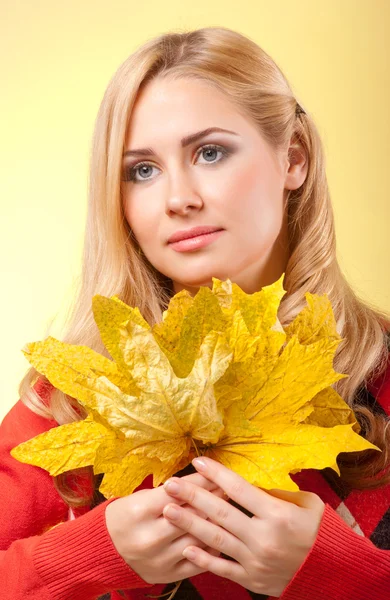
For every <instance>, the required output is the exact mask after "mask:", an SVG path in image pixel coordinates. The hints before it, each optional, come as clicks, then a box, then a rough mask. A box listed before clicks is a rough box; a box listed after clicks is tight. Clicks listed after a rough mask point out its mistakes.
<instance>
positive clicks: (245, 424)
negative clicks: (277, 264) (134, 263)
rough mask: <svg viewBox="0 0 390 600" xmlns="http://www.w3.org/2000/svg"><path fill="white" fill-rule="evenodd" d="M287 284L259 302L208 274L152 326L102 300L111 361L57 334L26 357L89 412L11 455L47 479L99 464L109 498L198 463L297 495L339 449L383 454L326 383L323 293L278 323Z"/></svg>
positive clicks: (332, 334)
mask: <svg viewBox="0 0 390 600" xmlns="http://www.w3.org/2000/svg"><path fill="white" fill-rule="evenodd" d="M283 278H284V276H283V275H282V277H281V278H280V279H279V280H278V281H276V282H275V283H274V284H272V285H269V286H266V287H264V288H263V289H262V290H260V291H259V292H256V293H254V294H246V293H245V292H244V291H243V290H242V289H241V288H240V287H239V286H238V285H237V284H235V283H232V282H231V281H230V280H229V279H228V280H226V281H221V280H219V279H217V278H213V285H212V289H210V288H208V287H200V288H199V291H198V292H197V294H196V295H195V296H194V297H192V296H191V295H190V294H189V293H188V292H187V291H186V290H183V291H181V292H179V293H177V294H176V295H174V296H173V297H172V298H171V300H170V303H169V306H168V308H167V310H166V311H165V312H164V313H163V319H162V321H161V322H160V323H157V324H156V325H154V326H153V327H150V325H149V324H148V323H147V322H146V321H145V320H144V319H143V317H142V315H141V313H140V311H139V309H138V308H137V307H135V308H132V307H130V306H128V305H127V304H125V303H124V302H122V301H121V300H120V299H119V298H118V297H117V296H112V297H110V298H107V297H104V296H101V295H95V296H94V297H93V300H92V308H93V314H94V319H95V321H96V324H97V326H98V328H99V331H100V335H101V339H102V341H103V343H104V345H105V347H106V348H107V350H108V352H109V354H110V355H111V357H112V360H110V359H108V358H106V357H104V356H102V355H100V354H99V353H97V352H95V351H94V350H92V349H90V348H88V347H87V346H77V345H72V344H67V343H63V342H61V341H59V340H57V339H55V338H53V337H48V338H46V339H45V340H44V341H40V342H33V343H29V344H27V346H26V347H25V349H24V350H23V352H24V355H25V356H26V358H27V360H28V361H29V362H30V363H31V364H32V365H33V366H34V367H35V368H36V369H37V370H38V372H39V373H41V374H43V375H45V376H46V377H47V379H48V380H49V381H50V382H51V383H52V384H53V385H54V386H55V387H56V388H58V389H60V390H62V391H63V392H64V393H66V394H68V395H70V396H71V397H74V398H76V399H77V400H78V401H79V403H80V404H81V405H82V406H84V407H85V409H86V411H87V413H88V414H87V417H86V418H85V419H83V420H81V421H77V422H73V423H70V424H66V425H61V426H58V427H55V428H53V429H50V430H49V431H47V432H45V433H42V434H40V435H38V436H36V437H34V438H33V439H31V440H29V441H27V442H24V443H22V444H20V445H19V446H17V447H15V448H14V449H13V450H12V451H11V454H12V456H14V457H15V458H16V459H18V460H19V461H22V462H26V463H29V464H32V465H37V466H39V467H42V468H43V469H46V470H47V471H49V473H50V474H51V475H53V476H55V475H59V474H60V473H63V472H65V471H69V470H71V469H75V468H79V467H85V466H88V465H93V470H94V473H95V474H99V473H100V474H101V473H104V477H103V479H102V482H101V485H100V488H99V489H100V491H101V492H102V494H103V495H104V496H105V497H106V498H111V497H115V496H124V495H127V494H131V493H132V492H133V491H134V489H135V488H137V487H138V486H139V485H140V484H141V483H142V481H143V480H144V478H145V477H146V476H147V475H149V474H153V486H158V485H159V484H161V483H162V482H164V481H165V480H166V479H168V478H169V477H170V476H172V475H174V474H175V473H176V472H178V471H179V470H181V469H183V468H184V467H185V466H186V465H187V464H189V463H190V462H191V460H192V459H193V458H194V457H195V456H197V455H198V456H199V455H206V456H210V457H211V458H213V459H215V460H218V461H220V462H221V463H223V464H224V465H226V466H227V467H229V468H230V469H232V470H234V471H235V472H236V473H238V474H240V475H241V476H243V477H244V478H245V479H246V480H248V481H249V482H250V483H252V484H254V485H256V486H258V487H262V488H263V489H272V488H277V489H284V490H292V491H296V490H298V489H299V488H298V486H297V485H296V484H295V483H294V481H293V480H292V479H291V477H290V474H293V473H297V472H299V471H300V470H302V469H308V468H314V469H323V468H325V467H331V468H332V469H333V470H334V471H336V472H337V473H338V474H339V475H340V471H339V468H338V466H337V462H336V459H337V455H338V454H339V453H340V452H356V451H361V450H366V449H375V450H379V451H380V449H379V448H377V446H374V445H373V444H371V443H369V442H368V441H367V440H365V439H364V438H363V437H361V436H360V435H359V432H360V426H359V424H358V423H357V421H356V418H355V415H354V413H353V411H352V410H351V408H350V407H349V406H348V405H347V404H346V402H345V401H344V400H343V399H342V398H341V396H340V395H339V394H338V393H337V392H336V391H335V390H334V389H333V388H332V387H331V386H332V384H334V383H335V382H337V381H338V380H340V379H342V378H344V377H347V375H346V374H341V373H336V372H335V371H334V369H333V366H332V365H333V358H334V354H335V352H336V350H337V347H338V345H339V343H340V342H341V338H340V336H339V335H338V333H337V331H336V324H335V319H334V315H333V312H332V307H331V304H330V302H329V299H328V297H327V296H326V295H323V296H319V295H315V294H310V293H307V294H306V295H305V297H306V301H307V305H306V306H305V308H304V309H303V310H302V311H301V312H300V313H299V314H298V315H297V317H296V318H295V319H294V320H293V321H292V322H291V323H290V325H288V326H287V327H285V328H283V327H282V326H281V324H280V322H279V321H278V318H277V312H278V308H279V304H280V301H281V299H282V297H283V295H284V294H285V290H284V289H283Z"/></svg>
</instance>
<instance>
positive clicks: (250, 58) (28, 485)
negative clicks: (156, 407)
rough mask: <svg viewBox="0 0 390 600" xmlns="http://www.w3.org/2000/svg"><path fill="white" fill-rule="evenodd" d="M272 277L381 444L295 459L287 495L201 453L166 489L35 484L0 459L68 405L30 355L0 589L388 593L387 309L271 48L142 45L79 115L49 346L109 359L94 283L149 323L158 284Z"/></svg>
mask: <svg viewBox="0 0 390 600" xmlns="http://www.w3.org/2000/svg"><path fill="white" fill-rule="evenodd" d="M222 130H223V131H222ZM194 228H200V229H195V230H194ZM204 228H206V229H204ZM189 236H190V237H189ZM183 238H187V241H184V240H183ZM282 273H285V279H284V287H285V289H286V290H287V294H286V295H285V297H284V298H283V300H282V302H281V306H280V309H279V314H278V317H279V320H280V322H281V323H282V325H287V324H288V323H289V322H290V321H291V320H292V319H293V318H294V317H295V316H296V314H297V313H298V312H299V311H300V310H301V309H302V308H303V307H304V306H305V296H304V294H305V293H306V292H311V293H318V294H323V293H327V294H328V296H329V298H330V301H331V303H332V305H333V309H334V314H335V317H336V320H337V328H338V332H339V333H340V335H341V336H342V338H343V343H342V344H340V346H339V348H338V351H337V354H336V357H335V361H334V368H335V370H336V371H338V372H341V373H348V374H349V377H348V378H344V379H342V380H340V381H338V382H337V383H336V384H334V388H335V389H336V390H337V391H338V392H339V393H340V394H341V395H342V397H343V398H344V399H345V400H346V402H348V403H349V404H350V406H351V407H353V409H354V410H355V413H356V415H357V417H358V419H359V422H360V424H361V427H362V431H361V435H364V437H366V438H367V439H368V440H369V441H371V442H372V443H374V444H376V445H377V446H378V447H380V448H381V449H382V452H381V453H378V452H377V451H365V452H362V453H358V454H356V455H352V454H350V453H349V454H348V455H347V454H346V455H339V466H340V470H341V477H338V476H337V475H336V474H335V472H334V471H332V470H331V469H325V470H323V471H314V470H307V471H302V472H301V473H298V474H296V475H294V476H293V477H294V480H295V481H296V482H297V483H298V484H299V486H300V489H301V490H303V491H301V492H297V493H292V492H282V491H281V490H269V491H264V490H261V489H258V488H255V487H254V486H252V485H250V484H249V483H248V482H246V481H245V480H244V479H242V478H241V477H239V476H238V475H236V474H235V473H234V472H233V471H231V470H230V469H227V468H226V467H224V466H222V465H220V464H218V463H216V462H215V461H212V460H211V459H202V460H203V463H202V462H199V461H198V463H196V462H195V461H194V466H196V469H197V471H198V472H196V473H191V474H188V471H189V470H187V471H186V473H187V474H185V473H183V472H182V473H180V474H181V475H182V478H181V479H180V480H179V479H178V478H172V479H171V480H170V483H171V484H172V483H176V484H177V486H178V487H177V490H176V491H175V490H174V489H173V487H172V485H171V486H169V485H168V483H169V482H168V483H166V484H165V485H164V486H160V487H158V488H154V489H152V483H151V478H150V477H148V478H147V479H146V480H145V481H144V483H143V485H142V486H140V488H139V489H138V490H137V491H136V492H134V493H133V494H132V495H131V496H127V497H125V498H119V499H111V500H105V499H104V497H101V496H99V494H98V493H97V492H96V489H97V487H98V485H99V478H98V477H96V478H94V477H93V474H92V472H90V471H87V470H85V469H83V470H79V471H77V472H74V473H70V474H66V476H65V475H63V476H58V477H57V478H55V479H54V481H53V480H52V479H51V478H50V476H49V475H48V474H47V473H46V472H44V471H42V470H41V469H38V468H35V467H32V466H29V465H24V464H21V463H18V462H17V461H15V460H14V459H13V458H12V457H11V456H10V454H9V451H10V449H11V448H12V447H14V446H16V445H17V444H18V443H20V442H22V441H24V440H26V439H30V438H31V437H33V436H35V435H37V434H38V433H40V432H41V431H45V430H47V429H49V428H50V427H53V426H56V425H57V424H64V423H67V422H71V421H73V420H78V419H80V418H83V417H84V416H85V412H84V410H83V408H82V407H81V406H80V405H79V404H78V403H77V401H76V400H75V399H73V398H70V397H69V396H66V395H65V394H63V393H62V392H60V391H59V390H57V389H53V388H52V386H51V385H50V384H49V382H48V381H47V380H45V378H44V377H40V378H39V379H38V380H37V377H38V375H39V374H38V372H37V371H36V370H35V369H34V368H31V369H30V370H29V371H28V373H27V374H26V376H25V377H24V379H23V381H22V382H21V384H20V388H19V393H20V400H19V401H18V402H17V404H16V405H15V406H14V408H13V409H12V410H11V411H10V413H9V414H8V415H7V416H6V418H5V419H4V422H3V424H2V430H1V440H2V441H1V449H0V452H1V464H2V465H3V466H2V475H1V477H2V481H1V485H0V488H1V489H2V494H3V497H2V498H1V502H2V504H1V506H2V509H3V510H2V514H3V523H4V525H3V527H2V528H1V529H2V531H1V539H2V546H1V547H2V548H3V552H2V557H1V561H2V562H1V566H0V572H1V579H2V581H5V582H6V583H5V584H4V585H5V589H6V597H8V598H10V597H12V598H13V599H16V598H17V599H19V598H24V597H26V596H28V597H31V598H33V599H35V598H37V599H38V598H39V599H40V600H42V598H47V599H49V598H50V599H53V598H55V599H57V598H58V599H60V598H61V600H64V599H68V598H69V599H70V598H72V600H74V599H75V598H80V599H81V598H83V599H84V600H86V599H88V598H91V599H92V598H96V597H97V596H99V595H102V594H105V593H107V594H109V593H110V592H112V594H111V597H112V598H120V597H126V598H133V599H139V598H145V597H146V596H147V595H151V596H153V595H156V594H161V593H166V592H168V594H166V595H167V596H168V595H169V592H170V591H171V590H174V589H176V588H177V586H176V585H175V582H177V581H179V580H182V579H184V581H182V583H181V585H180V586H179V587H178V589H177V591H176V596H175V597H176V598H177V599H178V600H179V599H180V598H181V599H183V598H193V599H195V598H196V599H198V598H219V597H224V598H225V600H229V599H230V598H232V599H233V598H234V599H238V598H250V597H252V598H267V597H278V598H282V599H283V600H293V599H298V598H299V599H302V598H310V599H311V600H315V599H316V598H320V597H321V598H324V597H325V598H328V599H331V600H336V599H339V598H343V599H345V598H362V599H363V598H367V599H368V598H370V599H372V598H376V599H381V598H390V593H389V589H390V586H389V583H390V553H389V552H388V550H389V549H390V544H389V535H390V524H389V523H390V511H389V507H390V473H389V470H388V467H389V452H388V448H389V440H390V428H389V427H388V424H389V416H388V415H389V412H390V370H389V366H388V359H389V352H388V341H387V340H388V339H389V336H388V333H387V332H388V329H389V316H388V315H386V314H385V313H381V312H379V311H378V310H376V309H374V308H373V307H370V306H368V305H367V304H366V303H363V302H362V301H361V300H360V299H359V298H357V297H356V296H355V294H354V293H353V291H352V289H351V288H350V286H349V285H348V283H347V282H346V280H345V279H344V277H343V275H342V273H341V271H340V268H339V265H338V263H337V260H336V249H335V231H334V221H333V213H332V208H331V203H330V197H329V191H328V187H327V181H326V174H325V164H324V155H323V149H322V144H321V140H320V138H319V135H318V131H317V129H316V127H315V124H314V122H313V120H312V119H311V118H310V116H309V115H308V114H307V113H306V111H304V110H303V109H302V107H301V106H300V105H299V104H298V103H297V101H296V99H295V98H294V95H293V93H292V91H291V88H290V87H289V85H288V83H287V81H286V79H285V77H284V75H283V74H282V72H281V70H280V69H279V68H278V67H277V66H276V65H275V63H274V62H273V60H272V59H271V58H270V57H269V56H268V55H267V54H266V53H265V52H264V51H263V50H262V49H261V48H259V47H258V46H257V45H256V44H255V43H254V42H252V41H251V40H249V39H248V38H246V37H244V36H243V35H241V34H239V33H237V32H235V31H232V30H229V29H226V28H222V27H209V28H204V29H200V30H195V31H190V32H187V33H181V34H179V33H172V34H170V33H168V34H166V35H161V36H159V37H158V38H155V39H153V40H150V41H148V42H147V43H146V44H144V45H143V46H142V47H141V48H139V49H138V50H137V51H136V52H135V53H134V54H132V55H131V56H130V57H129V58H128V59H127V60H126V61H125V62H124V63H123V64H122V65H121V66H120V68H119V69H118V71H117V72H116V74H115V75H114V77H113V78H112V80H111V81H110V83H109V85H108V88H107V90H106V93H105V95H104V98H103V101H102V104H101V107H100V110H99V113H98V117H97V122H96V127H95V132H94V138H93V147H92V157H91V176H90V200H89V210H88V217H87V228H86V237H85V247H84V259H83V271H82V279H81V286H80V290H79V293H78V296H77V299H76V301H75V304H74V310H73V314H72V316H71V319H70V323H69V326H68V330H67V333H66V335H65V336H64V337H63V341H66V342H68V343H72V344H79V345H81V344H84V345H88V346H89V347H90V348H93V349H94V350H96V351H97V352H100V353H101V354H103V355H104V356H107V357H109V355H108V353H107V350H106V349H105V347H104V346H103V344H102V342H101V339H100V336H99V332H98V330H97V327H96V324H95V322H94V319H93V314H92V310H91V300H92V297H93V296H94V295H95V294H96V293H100V294H102V295H105V296H111V295H114V294H117V295H119V296H120V297H121V299H122V300H123V301H124V302H126V303H127V304H129V305H131V306H138V307H139V308H140V310H141V312H142V314H143V316H144V318H145V319H147V320H148V322H149V323H150V324H151V325H153V324H154V323H156V322H158V321H160V320H161V318H162V311H163V310H165V309H166V307H167V304H168V302H169V298H170V297H171V296H172V295H173V294H174V293H176V292H178V291H180V290H181V289H187V290H188V291H189V292H190V293H191V294H194V293H196V291H197V290H198V289H199V286H205V285H207V286H210V287H211V282H212V277H213V276H214V277H218V278H219V279H226V278H230V279H231V280H232V281H234V282H236V283H238V284H239V285H240V287H242V289H244V290H245V292H247V293H253V292H255V291H256V290H259V289H260V288H261V287H262V286H264V285H269V284H271V283H273V282H274V281H276V280H277V279H278V278H279V277H280V275H281V274H282ZM190 470H191V469H190ZM53 484H54V485H53ZM229 498H230V499H231V500H230V501H229ZM69 508H70V509H69ZM172 508H173V509H174V508H176V511H174V510H172ZM175 514H176V518H175ZM5 515H7V518H6V520H5ZM74 517H76V518H74ZM4 521H5V522H4ZM62 521H67V522H65V523H62ZM57 525H59V526H58V527H57ZM31 536H32V537H31ZM191 550H192V554H191ZM149 588H150V589H149ZM114 590H122V591H120V592H115V591H114ZM107 597H109V595H108V596H107Z"/></svg>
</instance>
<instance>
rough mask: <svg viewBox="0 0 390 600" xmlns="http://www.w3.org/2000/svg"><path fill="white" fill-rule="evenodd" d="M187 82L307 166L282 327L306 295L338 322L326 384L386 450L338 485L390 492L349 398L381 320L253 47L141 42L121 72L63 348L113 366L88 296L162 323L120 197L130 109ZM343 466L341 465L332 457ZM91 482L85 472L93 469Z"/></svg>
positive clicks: (314, 151) (106, 108) (353, 468)
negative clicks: (161, 84)
mask: <svg viewBox="0 0 390 600" xmlns="http://www.w3.org/2000/svg"><path fill="white" fill-rule="evenodd" d="M165 75H169V76H171V77H186V78H188V77H191V78H195V79H198V80H202V81H206V82H208V83H209V84H211V85H215V86H216V87H217V88H218V89H220V90H222V91H224V92H225V93H226V94H227V95H228V96H229V99H230V101H232V102H234V103H235V104H236V106H237V109H238V110H240V111H244V113H245V114H246V115H247V116H248V117H249V118H251V119H252V120H253V121H254V122H255V123H256V125H257V126H258V128H259V131H260V132H261V134H262V136H263V137H264V138H265V140H266V141H267V142H268V143H269V144H270V146H271V148H272V149H274V150H275V152H277V151H278V150H280V149H282V148H285V147H286V146H287V145H288V142H289V140H290V139H291V136H292V135H293V134H294V135H295V136H296V138H297V140H299V141H300V143H301V144H302V146H303V148H304V149H305V151H306V153H307V157H308V173H307V177H306V180H305V182H304V183H303V184H302V186H301V187H300V188H299V189H297V190H294V191H292V192H290V194H289V197H288V230H289V245H290V256H289V260H288V264H287V268H286V271H285V279H284V287H285V289H286V291H287V293H286V295H285V296H284V298H283V300H282V302H281V305H280V309H279V314H278V316H279V319H280V321H281V323H282V324H283V325H287V324H288V323H289V322H291V320H292V319H293V318H294V317H295V316H296V315H297V313H298V312H299V311H300V310H301V309H302V308H303V307H304V306H305V304H306V301H305V297H304V295H305V293H306V292H311V293H316V294H324V293H326V294H328V296H329V298H330V301H331V303H332V306H333V309H334V314H335V317H336V321H337V329H338V332H339V334H340V335H341V336H342V337H343V338H344V341H343V342H342V343H341V344H340V346H339V348H338V351H337V354H336V357H335V361H334V367H335V369H336V371H338V372H340V373H348V374H349V377H348V378H345V379H342V380H341V381H339V382H337V383H336V384H335V385H334V388H335V389H336V390H337V391H338V392H339V393H340V394H341V396H342V397H343V398H344V399H345V401H346V402H348V403H349V404H350V406H351V407H353V408H354V410H355V413H356V415H357V417H358V418H359V420H360V423H361V425H362V435H364V437H366V438H367V439H369V440H370V441H371V442H373V443H375V444H376V445H378V446H379V447H380V448H381V449H382V450H383V451H382V453H379V452H377V451H366V452H363V453H359V460H358V459H357V458H356V457H354V456H352V458H353V460H352V461H351V455H348V456H346V457H344V458H345V461H344V460H343V461H342V464H340V462H339V464H340V468H341V469H342V471H341V472H342V478H343V479H344V480H345V481H347V482H348V484H349V485H351V486H353V487H356V488H360V489H364V488H369V487H371V488H373V487H378V486H379V485H384V484H385V483H388V482H390V473H389V474H387V473H385V475H384V476H383V477H381V478H380V480H378V479H376V480H375V482H374V481H373V480H372V479H370V480H368V479H367V478H370V477H372V476H373V475H375V474H377V473H379V472H381V471H382V470H383V469H385V467H387V466H388V465H389V452H388V448H389V441H390V428H388V427H387V425H388V423H389V420H388V419H386V418H385V417H384V416H381V415H378V414H376V415H374V414H373V413H372V412H371V410H370V409H369V408H367V407H364V406H363V405H362V404H361V403H360V404H359V402H360V400H359V395H358V391H359V389H361V386H364V385H365V384H367V383H368V382H369V381H370V380H372V379H373V378H374V377H376V376H379V375H380V374H381V373H382V372H383V371H384V369H385V368H386V365H387V363H388V354H389V350H388V346H387V343H386V331H387V328H388V327H389V322H390V316H389V315H388V314H385V313H384V312H381V311H380V310H379V309H377V308H375V307H374V306H372V305H369V304H368V303H367V302H364V301H363V300H362V299H360V298H358V297H357V295H356V294H355V293H354V291H353V290H352V289H351V287H350V285H349V284H348V282H347V281H346V280H345V278H344V276H343V274H342V272H341V270H340V267H339V265H338V262H337V259H336V240H335V227H334V218H333V211H332V206H331V201H330V195H329V189H328V184H327V179H326V173H325V158H324V150H323V146H322V142H321V139H320V136H319V133H318V130H317V127H316V125H315V123H314V121H313V120H312V118H311V117H310V114H308V112H307V110H306V113H305V114H299V115H296V105H297V101H296V99H295V97H294V94H293V93H292V91H291V89H290V86H289V84H288V82H287V80H286V78H285V76H284V75H283V73H282V72H281V70H280V68H279V67H278V66H277V65H276V64H275V62H274V61H273V60H272V58H271V57H270V56H269V55H268V54H267V53H266V52H265V51H264V50H262V49H261V48H260V47H259V46H258V45H257V44H256V43H255V42H253V41H252V40H250V39H249V38H247V37H245V36H244V35H242V34H240V33H238V32H236V31H233V30H231V29H228V28H224V27H205V28H202V29H196V30H192V31H186V32H180V33H179V32H170V33H166V34H164V35H160V36H158V37H156V38H154V39H151V40H149V41H147V42H146V43H145V44H144V45H142V46H141V47H140V48H139V49H138V50H137V51H136V52H134V53H133V54H131V55H130V56H129V57H128V58H127V59H126V60H125V62H124V63H123V64H122V65H121V66H120V67H119V68H118V70H117V71H116V73H115V74H114V76H113V77H112V79H111V81H110V82H109V84H108V87H107V89H106V92H105V94H104V97H103V100H102V102H101V105H100V108H99V111H98V115H97V119H96V123H95V129H94V133H93V139H92V148H91V157H90V175H89V200H88V213H87V223H86V231H85V240H84V249H83V263H82V272H81V277H80V280H79V289H78V290H77V293H76V294H75V298H74V301H73V305H72V310H71V313H70V316H69V317H68V320H67V323H66V331H65V334H64V335H63V337H62V340H63V341H65V342H67V343H71V344H79V345H87V346H89V347H90V348H92V349H94V350H95V351H96V352H99V353H100V354H102V355H104V356H106V357H108V358H111V357H110V355H109V354H108V352H107V350H106V348H105V347H104V345H103V343H102V341H101V339H100V334H99V331H98V329H97V326H96V323H95V321H94V319H93V314H92V297H93V296H94V295H95V294H102V295H104V296H111V295H114V294H116V295H118V296H120V298H121V299H122V300H123V301H124V302H126V303H127V304H128V305H130V306H138V307H139V309H140V311H141V313H142V314H143V316H144V318H145V319H146V320H147V321H148V322H149V323H150V325H153V324H154V323H156V322H159V321H160V320H161V319H162V311H163V310H165V309H166V307H167V305H168V302H169V298H170V297H171V295H172V286H171V282H170V280H169V279H168V278H167V277H165V276H164V275H161V274H160V273H159V272H157V271H156V269H155V268H154V267H153V266H152V265H151V264H150V263H149V262H148V261H147V260H146V258H145V257H144V255H143V254H142V251H140V248H139V247H138V245H137V242H136V240H135V239H134V237H133V236H132V232H131V230H130V228H129V226H128V224H127V221H126V219H125V217H124V212H123V206H122V195H121V169H122V166H121V164H122V153H123V151H124V143H125V137H126V132H127V129H128V126H129V121H130V118H131V114H132V108H133V106H134V103H135V101H136V98H137V95H138V93H139V92H140V90H141V89H142V88H143V87H144V86H145V85H146V84H147V83H148V81H150V80H151V79H153V78H156V77H161V76H165ZM38 376H39V373H38V372H37V371H36V370H35V369H34V368H29V370H28V371H27V373H26V375H25V376H24V377H23V379H22V381H21V382H20V385H19V394H20V398H21V399H22V401H23V402H24V403H25V404H26V405H27V406H28V407H29V408H30V409H31V410H33V411H35V412H37V413H38V414H41V415H43V416H45V417H48V418H53V419H55V421H56V422H57V423H59V424H64V423H68V422H71V421H74V420H78V419H80V418H83V417H84V416H85V411H84V410H83V409H82V407H80V405H79V404H78V403H77V401H76V400H75V399H74V398H71V397H69V396H67V395H66V394H64V393H63V392H61V391H60V390H58V389H54V390H53V392H52V394H51V399H50V402H49V404H46V403H45V402H43V400H42V398H41V397H40V396H39V395H38V394H37V393H36V392H35V391H34V389H33V388H32V385H33V384H34V382H35V381H36V380H37V377H38ZM340 457H341V455H340ZM90 475H91V477H93V475H92V470H90ZM55 483H56V486H57V489H58V491H59V493H60V494H61V495H62V497H63V498H64V499H65V500H66V501H67V502H69V503H70V504H73V505H74V506H76V505H77V504H78V503H80V502H84V500H83V501H81V500H80V499H79V500H78V499H77V498H76V497H75V496H74V494H73V495H72V493H71V491H70V490H69V489H68V487H67V484H66V477H64V476H59V477H57V478H55Z"/></svg>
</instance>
